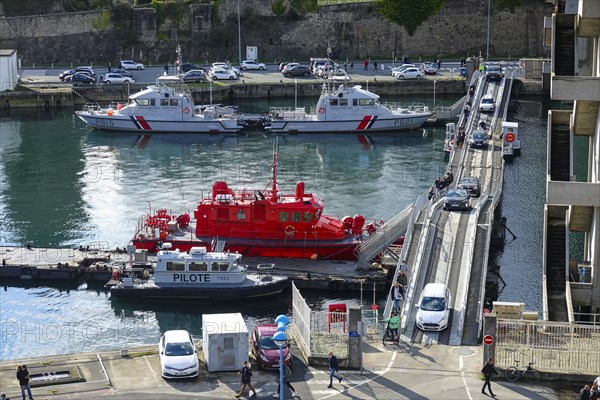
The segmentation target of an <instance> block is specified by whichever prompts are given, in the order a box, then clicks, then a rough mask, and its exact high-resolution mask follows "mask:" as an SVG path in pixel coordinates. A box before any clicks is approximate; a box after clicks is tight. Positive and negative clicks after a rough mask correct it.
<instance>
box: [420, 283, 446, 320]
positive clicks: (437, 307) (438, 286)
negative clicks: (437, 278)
mask: <svg viewBox="0 0 600 400" xmlns="http://www.w3.org/2000/svg"><path fill="white" fill-rule="evenodd" d="M451 302H452V296H451V295H450V290H448V287H447V286H446V285H444V284H443V283H428V284H427V285H426V286H425V287H424V288H423V291H422V292H421V298H420V299H419V304H417V307H419V310H418V311H417V327H418V328H419V329H421V330H423V331H443V330H444V329H446V328H447V327H448V319H449V318H450V304H451Z"/></svg>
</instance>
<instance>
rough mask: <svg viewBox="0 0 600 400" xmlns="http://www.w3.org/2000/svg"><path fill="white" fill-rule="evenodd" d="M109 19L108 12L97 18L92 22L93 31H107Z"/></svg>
mask: <svg viewBox="0 0 600 400" xmlns="http://www.w3.org/2000/svg"><path fill="white" fill-rule="evenodd" d="M110 19H111V13H110V12H109V11H105V12H103V13H102V15H100V16H99V17H98V18H96V19H94V20H93V21H92V26H93V27H94V29H100V30H107V29H108V28H110Z"/></svg>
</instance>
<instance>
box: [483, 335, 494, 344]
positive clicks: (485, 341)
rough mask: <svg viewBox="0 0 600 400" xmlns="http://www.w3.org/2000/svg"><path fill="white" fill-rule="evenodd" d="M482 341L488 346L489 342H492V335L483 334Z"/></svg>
mask: <svg viewBox="0 0 600 400" xmlns="http://www.w3.org/2000/svg"><path fill="white" fill-rule="evenodd" d="M483 343H485V344H487V345H488V346H489V345H490V344H492V343H494V337H493V336H492V335H485V336H484V337H483Z"/></svg>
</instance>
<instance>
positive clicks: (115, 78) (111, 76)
mask: <svg viewBox="0 0 600 400" xmlns="http://www.w3.org/2000/svg"><path fill="white" fill-rule="evenodd" d="M100 79H101V80H102V82H104V83H106V84H109V85H110V84H111V83H120V84H129V83H134V82H135V81H134V80H133V78H130V77H128V76H123V75H121V74H117V73H114V72H110V73H108V74H104V75H102V76H100Z"/></svg>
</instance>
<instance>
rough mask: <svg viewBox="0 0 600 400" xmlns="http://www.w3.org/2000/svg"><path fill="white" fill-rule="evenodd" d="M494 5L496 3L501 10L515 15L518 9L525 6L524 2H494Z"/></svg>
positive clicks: (513, 0)
mask: <svg viewBox="0 0 600 400" xmlns="http://www.w3.org/2000/svg"><path fill="white" fill-rule="evenodd" d="M494 3H496V4H497V5H498V7H500V9H508V10H509V11H510V12H511V13H514V12H515V10H516V9H517V7H520V6H521V5H523V0H494Z"/></svg>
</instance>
